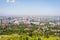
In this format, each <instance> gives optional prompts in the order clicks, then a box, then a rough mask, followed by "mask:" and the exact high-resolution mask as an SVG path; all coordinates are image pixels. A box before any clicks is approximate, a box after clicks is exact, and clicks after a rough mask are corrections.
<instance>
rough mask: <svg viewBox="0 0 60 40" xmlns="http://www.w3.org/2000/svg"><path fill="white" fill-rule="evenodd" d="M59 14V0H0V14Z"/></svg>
mask: <svg viewBox="0 0 60 40" xmlns="http://www.w3.org/2000/svg"><path fill="white" fill-rule="evenodd" d="M19 15H43V16H60V0H0V16H19Z"/></svg>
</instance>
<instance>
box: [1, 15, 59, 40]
mask: <svg viewBox="0 0 60 40" xmlns="http://www.w3.org/2000/svg"><path fill="white" fill-rule="evenodd" d="M0 40H60V17H59V16H54V17H53V16H19V17H16V16H11V17H6V16H0Z"/></svg>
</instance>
